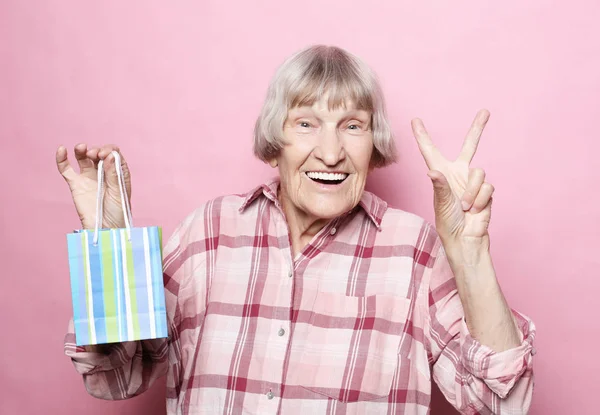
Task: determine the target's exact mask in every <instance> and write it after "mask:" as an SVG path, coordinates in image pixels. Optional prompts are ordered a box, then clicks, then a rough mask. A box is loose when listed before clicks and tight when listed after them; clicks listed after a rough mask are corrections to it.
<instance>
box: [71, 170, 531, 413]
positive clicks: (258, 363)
mask: <svg viewBox="0 0 600 415" xmlns="http://www.w3.org/2000/svg"><path fill="white" fill-rule="evenodd" d="M277 187H278V181H276V180H274V181H271V182H269V183H267V184H265V185H263V186H260V187H258V188H257V189H255V190H254V191H252V192H250V193H248V194H247V195H242V196H239V195H234V196H225V197H222V198H218V199H216V200H213V201H210V202H208V203H207V204H205V205H204V206H202V207H200V208H199V209H197V210H196V211H195V212H194V213H193V214H191V215H190V216H188V217H187V219H186V220H185V221H184V222H183V223H182V224H181V225H180V226H179V227H178V229H177V230H176V231H175V232H174V234H173V236H172V237H171V239H170V240H169V242H168V243H167V245H166V247H165V255H164V283H165V294H166V304H167V311H168V316H169V332H170V337H169V339H168V341H167V340H166V339H159V340H147V341H141V342H131V343H119V344H111V345H107V347H106V350H105V351H104V353H91V352H85V350H84V349H83V347H77V346H75V344H74V343H75V342H74V334H73V326H72V322H71V324H70V328H69V333H68V334H67V336H66V339H65V353H66V354H67V355H68V356H69V357H70V358H71V359H72V360H73V362H74V365H75V368H76V369H77V371H78V372H79V373H81V374H82V375H83V379H84V383H85V385H86V388H87V390H88V392H89V393H90V394H92V395H94V396H97V397H100V398H104V399H124V398H128V397H131V396H135V395H138V394H140V393H142V392H143V391H144V390H146V389H147V388H148V387H149V386H150V384H151V383H152V382H153V381H154V380H155V379H156V378H158V377H159V376H162V375H164V374H167V410H168V413H169V414H189V413H195V414H197V413H203V414H221V413H223V414H242V413H243V414H275V413H282V414H286V415H287V414H291V415H293V414H426V413H428V412H429V405H430V399H431V382H432V379H433V380H434V381H435V382H437V384H438V385H439V387H440V389H441V390H442V392H443V393H444V395H445V396H446V398H447V399H448V400H449V401H450V402H451V403H452V404H453V405H454V406H455V407H456V408H457V409H458V410H459V411H460V412H462V413H465V414H490V413H495V414H503V415H505V414H523V413H526V412H527V409H528V407H529V405H530V402H531V396H532V390H533V372H532V354H533V351H534V350H533V347H532V342H533V338H534V334H535V330H534V325H533V323H532V322H531V321H530V320H529V319H527V318H526V317H524V316H522V315H521V314H519V313H517V312H514V315H515V317H516V321H517V323H518V325H519V328H520V330H521V333H522V338H523V341H522V343H521V345H520V346H519V347H517V348H515V349H511V350H507V351H505V352H502V353H495V352H493V351H492V350H491V349H490V348H488V347H486V346H484V345H482V344H480V343H479V342H477V341H476V340H475V339H473V338H472V337H471V336H470V335H469V332H468V329H467V327H466V324H465V322H464V315H463V309H462V305H461V302H460V299H459V297H458V294H457V290H456V285H455V281H454V277H453V274H452V271H451V269H450V266H449V264H448V261H447V259H446V257H445V255H444V250H443V247H442V245H441V242H440V240H439V238H438V236H437V234H436V232H435V230H434V229H433V228H432V226H430V225H429V224H428V223H426V222H425V221H424V220H423V219H421V218H419V217H417V216H415V215H413V214H410V213H407V212H404V211H401V210H398V209H392V208H389V207H388V206H387V204H386V203H385V202H384V201H382V200H381V199H379V198H378V197H376V196H375V195H373V194H371V193H369V192H364V194H363V196H362V199H361V201H360V203H359V205H358V206H357V207H356V208H355V209H353V210H352V211H350V212H348V213H346V214H345V215H343V216H341V217H339V218H337V219H335V220H333V221H331V222H330V223H329V224H328V225H326V226H325V227H324V228H323V229H322V230H321V231H320V232H319V233H318V234H317V235H316V236H315V237H314V238H313V240H312V241H311V242H310V243H309V244H308V245H307V246H306V247H305V248H304V250H303V251H302V252H301V253H300V254H298V255H297V256H296V258H292V251H291V246H290V240H289V233H288V227H287V224H286V220H285V217H284V214H283V211H282V208H281V205H280V204H279V201H278V200H277Z"/></svg>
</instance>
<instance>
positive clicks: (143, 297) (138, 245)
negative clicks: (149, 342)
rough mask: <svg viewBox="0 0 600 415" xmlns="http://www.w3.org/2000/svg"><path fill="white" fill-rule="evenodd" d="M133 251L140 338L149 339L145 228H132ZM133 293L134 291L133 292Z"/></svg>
mask: <svg viewBox="0 0 600 415" xmlns="http://www.w3.org/2000/svg"><path fill="white" fill-rule="evenodd" d="M131 251H132V255H133V269H134V270H135V271H134V273H133V274H134V275H132V276H131V277H133V278H135V299H136V301H137V317H138V321H139V324H140V339H149V338H151V336H150V315H149V311H150V309H149V306H148V284H147V283H146V258H145V253H144V229H143V228H132V229H131ZM132 294H133V293H132Z"/></svg>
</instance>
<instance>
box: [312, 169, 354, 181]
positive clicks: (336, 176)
mask: <svg viewBox="0 0 600 415" xmlns="http://www.w3.org/2000/svg"><path fill="white" fill-rule="evenodd" d="M306 175H307V176H308V177H310V178H311V179H319V180H339V181H341V180H344V179H345V178H346V177H348V175H347V174H346V173H322V172H313V171H309V172H306Z"/></svg>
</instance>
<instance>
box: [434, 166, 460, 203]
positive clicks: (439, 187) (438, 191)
mask: <svg viewBox="0 0 600 415" xmlns="http://www.w3.org/2000/svg"><path fill="white" fill-rule="evenodd" d="M427 176H429V178H430V179H431V182H432V183H433V197H434V205H435V207H442V206H446V205H450V204H451V203H452V202H453V199H454V198H453V195H452V189H450V184H448V180H447V179H446V176H444V174H443V173H442V172H440V171H437V170H430V171H429V172H428V173H427Z"/></svg>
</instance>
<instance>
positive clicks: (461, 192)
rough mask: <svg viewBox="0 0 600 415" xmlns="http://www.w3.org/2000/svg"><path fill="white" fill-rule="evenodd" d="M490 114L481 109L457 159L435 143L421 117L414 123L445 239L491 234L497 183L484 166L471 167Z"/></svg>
mask: <svg viewBox="0 0 600 415" xmlns="http://www.w3.org/2000/svg"><path fill="white" fill-rule="evenodd" d="M489 116H490V113H489V112H488V111H487V110H480V111H479V112H478V113H477V115H476V116H475V120H474V121H473V124H472V125H471V129H470V130H469V132H468V133H467V137H466V138H465V141H464V143H463V147H462V150H461V152H460V155H459V156H458V158H457V159H456V160H453V161H450V160H448V159H446V157H444V156H443V155H442V154H441V153H440V151H439V150H438V149H437V147H435V145H434V144H433V142H432V141H431V138H430V137H429V134H427V131H426V130H425V126H424V125H423V122H422V121H421V120H420V119H418V118H417V119H414V120H413V121H412V123H411V125H412V129H413V134H414V135H415V138H416V139H417V144H418V145H419V150H420V151H421V154H422V155H423V158H424V159H425V163H426V164H427V167H428V168H429V173H428V174H427V175H428V176H429V178H431V180H432V182H433V187H434V211H435V222H436V229H437V231H438V234H439V235H440V237H442V239H446V240H448V239H454V240H457V239H463V238H486V239H487V237H488V225H489V222H490V217H491V208H492V194H493V192H494V186H492V185H491V184H489V183H487V182H485V172H484V171H483V170H482V169H479V168H471V161H472V160H473V156H475V152H476V151H477V146H478V145H479V139H480V137H481V133H482V132H483V129H484V128H485V125H486V123H487V121H488V119H489ZM486 242H488V243H489V241H487V240H486Z"/></svg>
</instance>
